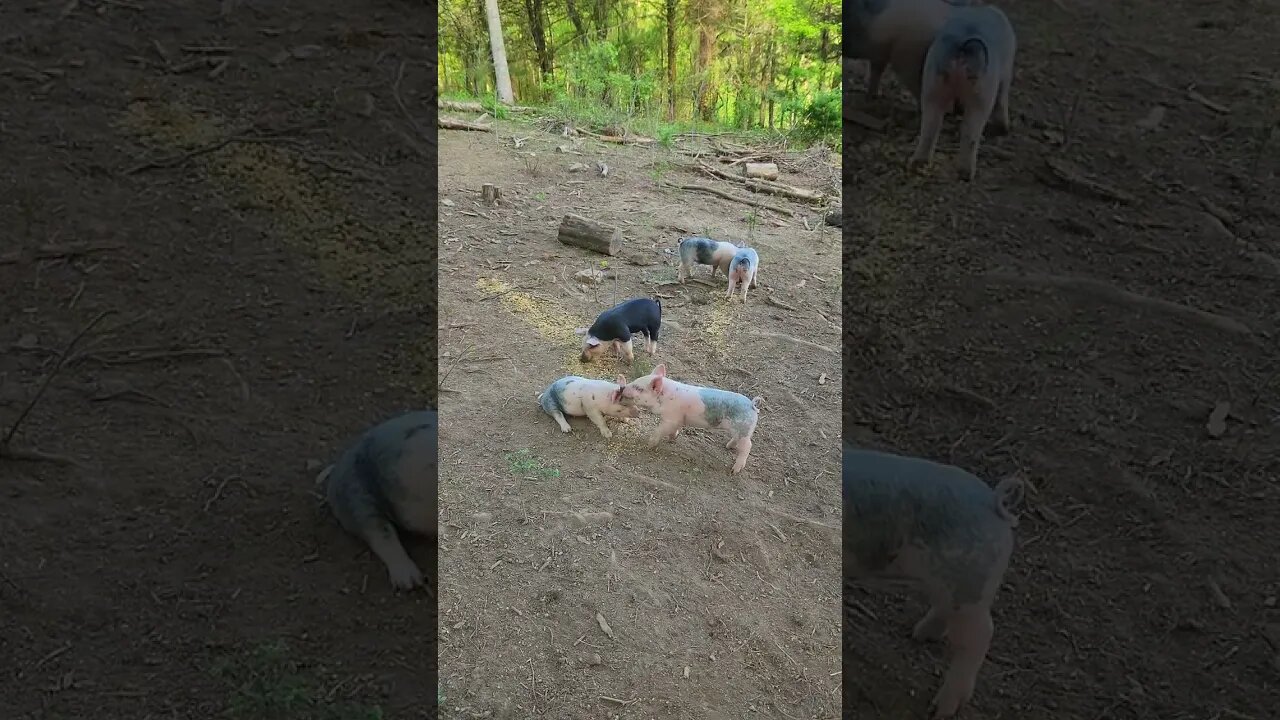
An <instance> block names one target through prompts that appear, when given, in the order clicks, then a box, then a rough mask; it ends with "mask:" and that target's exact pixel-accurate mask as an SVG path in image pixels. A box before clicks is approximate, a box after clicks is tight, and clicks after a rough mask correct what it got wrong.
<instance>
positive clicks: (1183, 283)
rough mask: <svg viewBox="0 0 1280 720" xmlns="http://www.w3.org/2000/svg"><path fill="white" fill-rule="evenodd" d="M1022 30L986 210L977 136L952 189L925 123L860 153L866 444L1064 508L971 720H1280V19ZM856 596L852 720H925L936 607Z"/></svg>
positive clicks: (1026, 557) (1038, 521)
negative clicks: (931, 155) (1279, 123)
mask: <svg viewBox="0 0 1280 720" xmlns="http://www.w3.org/2000/svg"><path fill="white" fill-rule="evenodd" d="M1000 4H1001V6H1002V7H1003V8H1005V10H1006V11H1007V13H1008V14H1009V16H1010V18H1011V19H1012V20H1013V22H1014V24H1015V26H1016V28H1017V31H1018V34H1019V57H1018V69H1017V77H1016V79H1015V81H1014V85H1013V93H1012V109H1013V113H1014V125H1013V134H1012V135H1011V136H1009V137H1007V138H1001V139H999V140H995V141H991V142H989V143H988V145H987V146H986V147H984V148H983V150H982V151H981V152H980V154H979V169H978V179H977V182H976V183H975V184H974V185H972V186H968V185H965V184H964V183H960V182H957V181H956V180H955V179H954V173H953V172H952V171H951V168H950V167H949V165H947V164H945V163H947V162H948V161H949V160H950V157H951V154H952V153H953V152H954V151H955V140H954V134H953V133H954V130H953V128H954V127H955V125H954V121H953V122H952V123H949V125H948V130H947V131H946V133H951V134H950V136H948V134H946V133H944V136H943V138H944V139H943V144H942V145H941V146H940V156H939V158H938V164H937V166H936V167H935V168H933V170H932V171H931V172H929V173H926V174H924V175H915V174H909V173H907V172H905V171H904V166H905V164H906V160H907V157H908V155H909V154H910V152H911V149H912V146H913V144H914V141H915V133H916V120H915V117H914V115H913V114H912V112H911V110H910V105H909V104H908V103H907V102H906V101H905V100H904V99H902V98H895V99H894V100H893V101H892V102H891V103H887V104H888V105H891V106H893V107H896V113H897V117H896V118H894V121H893V122H891V123H890V125H889V127H888V128H887V129H885V130H884V131H882V132H875V131H868V130H867V129H865V128H863V127H852V128H851V131H852V133H853V135H854V137H855V140H854V142H852V143H851V144H850V147H849V148H848V158H847V159H846V163H845V168H846V172H847V173H848V175H847V176H846V180H845V181H846V186H847V190H846V204H847V205H848V207H849V209H848V212H849V214H857V215H860V216H861V218H860V220H861V224H860V225H861V226H860V227H859V228H857V229H855V230H854V232H853V233H851V235H850V237H849V238H848V240H847V241H846V256H845V263H846V271H847V272H849V273H851V275H850V276H849V277H850V280H849V282H850V284H851V288H850V289H851V290H852V292H851V293H850V294H849V296H848V302H849V304H848V305H847V306H846V308H845V318H846V321H845V322H846V328H845V332H846V337H845V348H846V355H845V373H846V377H845V387H846V388H848V391H849V395H848V401H847V402H846V404H845V418H844V427H845V430H846V436H847V437H849V438H850V439H851V440H854V441H856V442H859V443H861V444H864V445H868V446H874V447H880V448H889V449H893V450H897V451H900V452H905V453H910V454H918V455H924V456H927V457H930V458H934V459H938V460H942V461H947V462H954V463H956V464H959V465H961V466H964V467H966V468H969V469H972V470H974V471H976V472H979V473H981V474H983V475H985V476H986V477H988V478H989V479H995V478H998V477H1000V476H1003V475H1004V474H1006V473H1008V472H1011V471H1017V470H1020V471H1022V472H1023V473H1024V475H1025V476H1026V477H1027V478H1028V479H1030V480H1031V482H1032V483H1033V484H1034V485H1035V487H1036V489H1037V492H1036V493H1034V494H1033V495H1032V496H1031V498H1030V506H1029V508H1028V510H1029V512H1028V513H1027V514H1026V515H1025V516H1024V518H1023V521H1022V525H1021V527H1020V528H1019V548H1018V549H1017V550H1016V551H1015V554H1014V558H1013V563H1012V567H1011V570H1010V572H1009V575H1008V576H1007V578H1006V585H1005V590H1004V592H1003V593H1002V595H1001V597H1000V599H999V600H998V601H997V604H996V607H995V616H996V620H995V622H996V637H995V642H994V645H993V647H992V652H991V656H990V657H989V661H988V664H987V666H986V667H985V668H984V670H983V672H982V675H981V677H980V678H979V684H978V692H977V696H976V698H975V704H974V706H973V707H972V708H971V709H970V710H969V711H968V712H967V714H966V717H969V718H997V717H1018V718H1050V717H1052V718H1057V719H1064V720H1065V719H1068V718H1091V719H1092V718H1183V717H1185V718H1191V717H1206V718H1214V717H1216V718H1258V719H1260V718H1264V717H1274V716H1275V708H1277V707H1280V689H1278V688H1280V607H1278V606H1277V596H1280V554H1277V553H1276V548H1277V547H1280V489H1278V488H1277V485H1276V477H1277V475H1278V474H1280V424H1278V420H1280V398H1278V396H1277V391H1278V390H1280V353H1278V352H1277V350H1276V347H1275V343H1274V340H1272V339H1271V338H1273V337H1274V333H1275V332H1276V330H1277V328H1276V320H1277V297H1278V296H1277V294H1276V292H1275V288H1276V285H1277V281H1280V263H1278V262H1277V261H1276V259H1275V258H1277V257H1280V245H1277V235H1276V230H1275V228H1276V227H1277V220H1278V219H1280V218H1278V217H1277V204H1276V198H1277V197H1278V195H1277V191H1278V190H1280V184H1278V183H1277V178H1276V173H1277V170H1278V169H1280V162H1278V161H1277V157H1278V155H1280V153H1278V150H1280V138H1276V137H1274V134H1275V130H1276V118H1277V116H1278V114H1277V111H1278V110H1280V80H1278V79H1277V78H1276V76H1275V72H1276V68H1275V66H1274V63H1270V64H1268V62H1266V61H1264V58H1274V56H1275V51H1274V38H1275V37H1276V36H1277V33H1278V32H1280V13H1278V12H1277V10H1276V8H1275V6H1274V5H1267V4H1264V3H1191V2H1172V3H1167V2H1162V3H1155V2H1137V3H1110V4H1108V3H1087V4H1083V3H1071V2H1069V3H1031V2H1003V3H1000ZM855 82H857V83H861V82H862V78H861V77H857V78H856V79H855ZM853 97H854V98H855V99H857V100H858V101H860V102H865V100H864V98H863V96H862V95H861V94H858V93H855V94H854V95H853ZM863 109H864V110H865V111H867V112H868V113H870V114H871V115H873V116H878V117H882V118H883V117H887V116H888V115H889V114H890V112H889V110H887V109H886V103H881V104H878V105H870V106H866V107H863ZM854 599H855V600H856V601H857V603H856V606H855V607H854V608H851V609H850V610H849V611H847V612H848V615H847V617H846V622H847V623H849V625H850V627H851V629H852V633H851V634H850V635H848V636H846V638H845V652H846V656H847V657H848V663H849V665H847V667H848V668H849V674H848V675H847V682H846V694H847V695H848V700H849V702H850V707H851V710H852V717H868V718H870V717H908V716H910V717H917V716H920V714H921V713H923V712H924V707H925V705H926V704H927V702H928V700H929V698H930V697H931V696H932V693H933V692H934V691H935V689H936V687H937V682H938V680H937V673H938V672H939V671H940V669H941V667H942V653H941V649H940V648H935V647H923V646H919V645H916V644H914V643H912V642H911V641H910V640H909V639H907V635H908V632H909V630H910V627H911V624H912V623H913V622H914V621H915V620H917V619H918V618H919V615H920V614H921V613H922V612H923V605H922V604H921V603H919V602H917V601H915V600H913V599H907V598H906V597H905V596H899V595H895V594H888V593H874V592H865V593H859V594H857V595H855V597H854ZM857 608H863V609H865V611H864V610H861V609H857ZM866 611H869V612H870V613H872V614H874V617H872V616H870V615H869V614H868V613H867V612H866ZM1267 708H1271V709H1270V710H1268V709H1267Z"/></svg>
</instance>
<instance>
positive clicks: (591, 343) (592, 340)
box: [587, 337, 600, 347]
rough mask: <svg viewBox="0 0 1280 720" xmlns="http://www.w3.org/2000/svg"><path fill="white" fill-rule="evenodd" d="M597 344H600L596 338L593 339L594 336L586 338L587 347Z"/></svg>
mask: <svg viewBox="0 0 1280 720" xmlns="http://www.w3.org/2000/svg"><path fill="white" fill-rule="evenodd" d="M599 344H600V341H599V340H597V339H595V338H593V337H589V338H587V347H595V346H597V345H599Z"/></svg>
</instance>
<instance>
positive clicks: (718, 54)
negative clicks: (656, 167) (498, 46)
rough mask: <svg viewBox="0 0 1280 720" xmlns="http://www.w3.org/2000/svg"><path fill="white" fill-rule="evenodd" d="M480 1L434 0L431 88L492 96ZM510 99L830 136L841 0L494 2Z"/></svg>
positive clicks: (578, 111)
mask: <svg viewBox="0 0 1280 720" xmlns="http://www.w3.org/2000/svg"><path fill="white" fill-rule="evenodd" d="M485 5H486V3H485V0H441V2H440V4H439V23H440V41H439V53H440V54H439V89H440V94H441V96H444V97H471V98H479V99H481V100H484V101H488V102H492V101H493V99H494V98H495V76H494V62H493V54H492V50H491V48H490V42H489V25H488V22H487V19H486V14H485ZM497 7H498V11H499V15H500V17H501V23H502V35H503V42H504V45H505V48H506V58H507V65H508V68H509V73H510V77H511V85H512V89H513V91H514V95H515V101H516V102H517V103H518V104H521V105H539V106H548V107H553V108H555V109H557V110H559V111H560V112H561V113H563V114H565V115H571V116H574V117H578V118H588V119H592V120H597V121H599V122H602V123H608V122H617V121H620V120H628V121H635V120H648V121H651V122H654V123H666V124H669V125H676V126H683V127H688V126H695V127H718V128H727V129H736V130H746V131H750V130H761V129H768V130H774V131H782V132H785V133H787V134H789V135H792V136H794V137H796V138H797V139H802V140H817V139H821V138H831V137H836V138H838V136H839V134H840V130H841V124H840V117H841V114H840V108H841V93H840V61H839V58H840V2H839V0H497Z"/></svg>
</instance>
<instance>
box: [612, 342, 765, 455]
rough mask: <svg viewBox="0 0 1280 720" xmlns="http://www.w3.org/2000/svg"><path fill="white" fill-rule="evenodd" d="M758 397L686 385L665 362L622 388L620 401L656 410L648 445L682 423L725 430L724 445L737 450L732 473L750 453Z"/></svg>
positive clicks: (677, 430)
mask: <svg viewBox="0 0 1280 720" xmlns="http://www.w3.org/2000/svg"><path fill="white" fill-rule="evenodd" d="M761 400H762V398H759V397H755V398H748V397H747V396H746V395H739V394H738V393H736V392H729V391H727V390H717V389H716V388H709V387H700V386H698V385H686V384H684V383H682V382H676V381H675V380H672V379H671V378H669V377H667V366H666V364H662V365H659V366H658V367H656V368H654V369H653V372H652V373H650V374H648V375H645V376H644V377H639V378H636V379H635V380H632V381H631V382H630V383H629V384H628V385H627V386H626V387H624V388H623V389H622V403H623V404H624V405H635V406H638V407H640V408H642V409H644V410H649V411H651V412H656V413H658V416H659V417H660V418H661V420H660V421H659V423H658V429H657V431H656V432H654V434H653V437H652V438H650V439H649V447H651V448H652V447H655V446H657V444H658V442H659V441H661V440H662V439H663V438H666V439H668V440H675V439H676V436H677V435H679V434H680V428H682V427H686V426H688V427H701V428H722V429H725V430H728V431H729V435H730V437H729V442H728V443H727V444H726V445H725V447H727V448H730V449H732V450H734V451H735V452H736V453H737V459H736V460H735V461H734V463H733V473H734V474H735V475H736V474H737V473H740V472H742V468H744V467H746V466H747V456H748V455H750V454H751V436H752V435H753V434H754V433H755V431H756V422H757V421H758V420H759V419H760V410H759V405H760V401H761Z"/></svg>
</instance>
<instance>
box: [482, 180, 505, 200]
mask: <svg viewBox="0 0 1280 720" xmlns="http://www.w3.org/2000/svg"><path fill="white" fill-rule="evenodd" d="M480 199H481V200H484V202H485V204H486V205H497V204H498V200H500V199H502V190H501V189H499V188H498V186H497V185H490V184H489V183H485V184H484V185H481V186H480Z"/></svg>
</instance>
